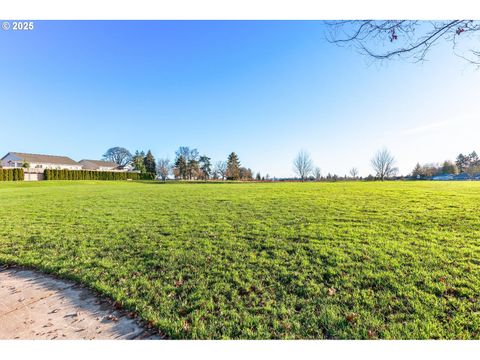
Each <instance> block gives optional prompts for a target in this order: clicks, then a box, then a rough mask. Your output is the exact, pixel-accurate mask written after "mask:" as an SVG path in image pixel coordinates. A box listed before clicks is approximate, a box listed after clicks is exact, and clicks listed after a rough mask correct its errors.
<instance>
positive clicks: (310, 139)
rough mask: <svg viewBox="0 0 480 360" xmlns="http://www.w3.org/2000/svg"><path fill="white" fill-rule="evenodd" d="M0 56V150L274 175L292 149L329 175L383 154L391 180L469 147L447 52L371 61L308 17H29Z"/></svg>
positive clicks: (470, 100) (478, 114)
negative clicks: (187, 152) (187, 150)
mask: <svg viewBox="0 0 480 360" xmlns="http://www.w3.org/2000/svg"><path fill="white" fill-rule="evenodd" d="M0 54H1V55H0V129H1V140H0V152H1V153H2V155H3V153H6V152H8V151H19V152H34V153H45V154H59V155H67V156H70V157H72V158H73V159H75V160H80V159H82V158H92V159H97V158H100V157H101V156H102V154H103V153H104V152H105V150H106V149H108V148H109V147H112V146H123V147H126V148H128V149H129V150H130V151H132V152H133V151H135V150H136V149H139V150H148V149H151V150H152V152H153V154H154V155H155V156H156V157H157V158H158V157H169V158H170V159H173V157H174V151H175V150H176V148H178V146H180V145H186V146H190V147H196V148H198V149H199V151H200V153H202V154H203V153H205V154H207V155H209V156H211V157H212V159H213V160H214V161H215V160H223V159H226V157H227V155H228V153H230V152H231V151H235V152H237V153H238V155H239V157H240V160H241V162H242V164H243V165H245V166H247V167H251V168H252V169H253V170H254V171H261V172H262V174H266V173H268V174H270V175H271V176H279V177H281V176H291V175H293V171H292V165H291V163H292V159H293V158H294V157H295V155H296V153H297V152H298V151H299V150H300V149H305V150H307V151H309V152H310V154H311V155H312V158H313V159H314V162H315V164H316V165H318V166H319V167H320V168H321V169H322V173H323V174H326V173H328V172H331V173H338V174H339V175H343V174H345V173H347V172H348V170H349V169H350V168H351V167H352V166H356V167H357V168H359V169H360V173H361V174H362V175H368V173H370V172H371V169H370V158H371V157H372V155H373V153H375V151H376V150H377V149H379V148H381V147H384V146H386V147H388V148H389V149H390V150H391V152H392V153H393V154H394V156H395V157H396V159H397V162H398V166H399V168H400V170H401V172H402V173H404V174H406V173H408V172H409V171H411V169H412V168H413V166H414V165H415V163H416V162H417V161H420V162H437V161H438V162H440V161H443V160H445V159H454V158H455V156H456V155H457V153H459V152H470V151H472V150H476V151H477V152H480V137H479V134H480V111H479V108H480V102H479V99H480V70H478V71H475V70H474V69H473V68H470V67H468V66H466V63H465V62H464V61H463V60H461V59H459V58H457V57H455V56H453V55H452V52H451V49H450V48H449V47H448V46H439V47H437V48H436V49H435V50H434V51H433V52H432V53H431V55H430V56H429V57H430V61H429V62H426V63H423V64H411V63H405V62H399V61H394V62H390V63H387V64H383V65H379V64H371V63H370V62H369V60H368V59H366V58H365V57H363V56H361V55H359V54H357V53H356V52H355V51H353V50H349V49H346V48H340V47H337V46H335V45H332V44H329V43H328V42H326V41H325V40H324V32H323V28H322V23H321V22H294V21H285V22H268V21H265V22H253V21H250V22H232V21H222V22H208V21H204V22H200V21H198V22H194V21H162V22H160V21H158V22H154V21H151V22H140V21H125V22H124V21H115V22H114V21H104V22H102V21H99V22H86V21H76V22H73V21H71V22H44V21H42V22H36V23H35V30H34V31H31V32H29V31H24V32H14V31H11V30H10V31H0Z"/></svg>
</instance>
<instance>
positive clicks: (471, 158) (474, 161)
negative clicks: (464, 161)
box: [468, 151, 480, 167]
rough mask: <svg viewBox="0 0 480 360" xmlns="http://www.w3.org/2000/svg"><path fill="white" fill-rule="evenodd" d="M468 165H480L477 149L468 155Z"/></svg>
mask: <svg viewBox="0 0 480 360" xmlns="http://www.w3.org/2000/svg"><path fill="white" fill-rule="evenodd" d="M468 163H469V164H468V165H469V166H471V167H477V166H480V159H479V158H478V155H477V153H476V152H475V151H472V153H471V154H470V155H468Z"/></svg>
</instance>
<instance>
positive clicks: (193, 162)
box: [187, 149, 200, 179]
mask: <svg viewBox="0 0 480 360" xmlns="http://www.w3.org/2000/svg"><path fill="white" fill-rule="evenodd" d="M199 158H200V154H199V152H198V150H197V149H192V150H190V157H189V159H188V161H187V171H188V178H189V179H195V178H197V176H198V174H199V170H200V164H199Z"/></svg>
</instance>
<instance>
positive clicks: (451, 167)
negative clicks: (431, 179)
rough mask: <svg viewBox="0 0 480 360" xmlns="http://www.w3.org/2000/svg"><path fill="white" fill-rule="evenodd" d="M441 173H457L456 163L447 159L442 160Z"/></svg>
mask: <svg viewBox="0 0 480 360" xmlns="http://www.w3.org/2000/svg"><path fill="white" fill-rule="evenodd" d="M442 173H443V174H457V173H458V169H457V165H455V164H454V163H453V162H451V161H448V160H446V161H444V162H443V165H442Z"/></svg>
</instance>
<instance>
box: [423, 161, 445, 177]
mask: <svg viewBox="0 0 480 360" xmlns="http://www.w3.org/2000/svg"><path fill="white" fill-rule="evenodd" d="M421 173H422V176H424V177H433V176H435V175H440V174H441V173H442V168H441V166H439V165H438V164H425V165H423V166H422V171H421Z"/></svg>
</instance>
